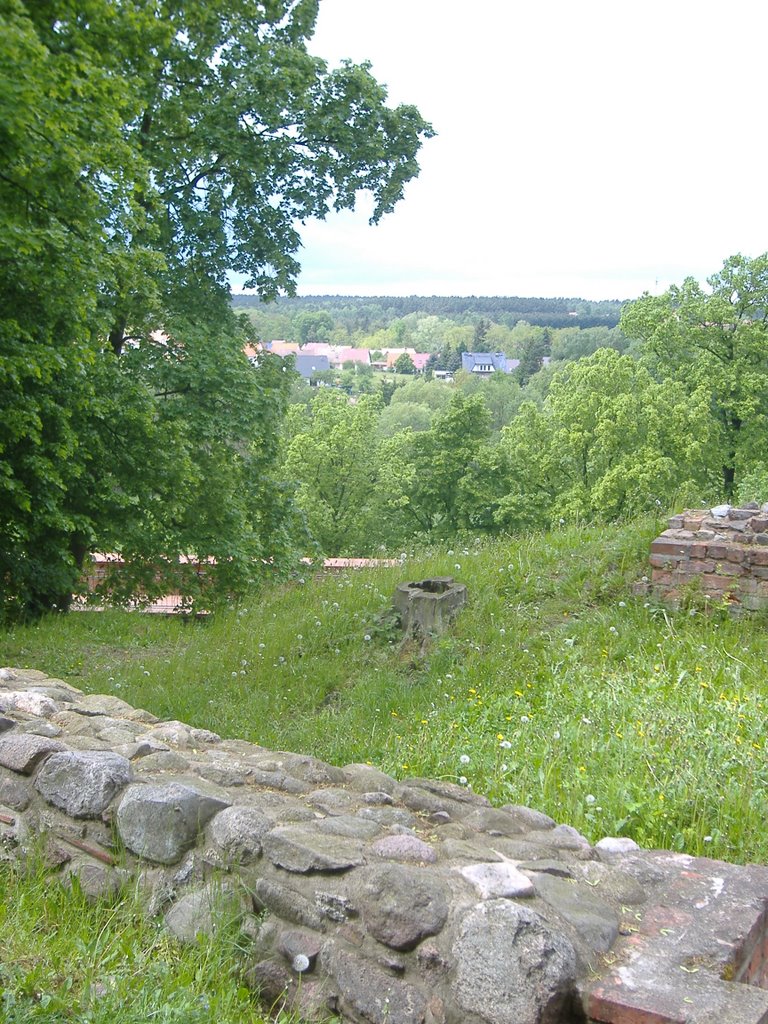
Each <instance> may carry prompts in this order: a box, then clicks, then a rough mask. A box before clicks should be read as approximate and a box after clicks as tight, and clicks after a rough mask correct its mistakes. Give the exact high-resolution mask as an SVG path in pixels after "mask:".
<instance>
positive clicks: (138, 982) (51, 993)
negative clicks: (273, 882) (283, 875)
mask: <svg viewBox="0 0 768 1024" xmlns="http://www.w3.org/2000/svg"><path fill="white" fill-rule="evenodd" d="M0 934H2V936H3V952H2V958H0V1019H1V1020H2V1021H3V1022H4V1024H33V1022H34V1024H38V1022H43V1024H64V1022H67V1021H71V1022H78V1024H146V1022H147V1021H157V1022H159V1024H209V1022H210V1021H212V1020H215V1021H217V1022H219V1024H264V1021H265V1018H264V1016H263V1013H262V1011H261V1010H260V1009H259V1008H258V1006H257V1003H256V1001H255V999H254V996H253V993H251V992H250V991H248V990H247V989H246V988H244V987H243V986H242V984H241V982H240V980H239V977H240V968H241V966H242V964H243V962H244V950H243V949H242V948H241V946H240V945H239V939H238V935H237V930H236V928H234V927H232V928H230V929H226V928H225V929H222V931H221V932H219V933H218V934H217V935H216V936H215V937H211V938H202V937H201V938H200V939H199V940H198V941H197V942H195V943H194V944H189V945H182V944H180V943H178V942H174V941H173V940H172V939H170V938H169V936H168V933H167V932H165V931H164V929H163V928H162V926H161V925H160V924H159V923H158V921H157V920H152V919H150V918H148V917H147V916H146V914H144V913H143V912H142V907H141V904H140V902H139V901H138V899H136V898H134V897H132V895H131V894H130V893H128V894H126V895H124V897H123V898H122V899H120V900H119V901H118V902H115V903H110V902H108V901H98V902H91V901H89V900H88V899H86V897H85V896H84V895H83V893H82V891H80V890H79V889H78V888H74V889H72V890H68V889H65V888H64V887H63V886H61V885H53V884H51V882H50V880H49V879H48V877H47V875H46V873H45V871H44V870H43V869H42V868H41V867H37V868H32V869H29V866H28V867H27V869H26V870H25V871H24V872H23V873H22V872H20V871H19V870H18V868H15V867H10V866H7V865H6V866H5V867H4V868H3V870H2V871H0ZM270 1019H271V1020H274V1021H275V1024H291V1022H292V1021H293V1020H294V1018H289V1017H288V1016H286V1015H285V1014H280V1013H278V1014H277V1016H276V1017H271V1018H270Z"/></svg>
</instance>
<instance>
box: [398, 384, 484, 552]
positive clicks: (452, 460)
mask: <svg viewBox="0 0 768 1024" xmlns="http://www.w3.org/2000/svg"><path fill="white" fill-rule="evenodd" d="M489 434H490V414H489V412H488V409H487V407H486V405H485V402H484V401H483V399H482V397H481V396H480V395H473V396H472V397H467V396H465V395H463V394H461V393H460V392H458V393H454V394H453V396H452V397H451V402H450V404H449V405H448V407H447V408H446V409H444V410H442V411H441V412H438V413H437V414H436V415H435V417H434V419H433V421H432V426H431V428H430V429H429V430H426V431H422V432H420V433H413V432H412V431H408V430H406V431H403V432H401V433H399V434H397V435H395V437H393V438H391V439H390V441H389V443H385V444H384V445H382V450H381V458H380V466H381V470H380V476H379V501H380V506H381V508H382V512H381V514H380V518H381V519H390V518H391V519H392V520H393V522H394V523H396V524H397V528H398V531H399V534H400V538H401V539H403V540H404V539H406V538H407V537H409V536H414V535H416V534H423V535H426V536H433V537H443V538H445V537H451V536H453V534H455V533H456V531H457V530H458V529H459V528H460V527H461V526H462V525H465V522H464V519H463V516H462V506H461V503H460V501H459V494H460V487H461V482H462V480H463V478H464V476H465V475H466V473H467V472H468V468H469V466H470V464H471V463H472V462H473V460H474V459H475V458H476V457H477V455H478V452H479V451H480V449H481V448H482V447H483V446H484V444H485V443H486V441H487V439H488V436H489Z"/></svg>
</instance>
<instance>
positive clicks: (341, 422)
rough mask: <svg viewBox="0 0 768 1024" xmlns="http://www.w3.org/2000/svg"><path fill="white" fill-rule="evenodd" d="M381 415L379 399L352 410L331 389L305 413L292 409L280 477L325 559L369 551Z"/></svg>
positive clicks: (371, 398) (352, 406)
mask: <svg viewBox="0 0 768 1024" xmlns="http://www.w3.org/2000/svg"><path fill="white" fill-rule="evenodd" d="M380 410H381V400H380V399H379V398H378V397H375V396H373V395H363V396H361V397H360V398H359V399H358V400H357V402H355V403H354V404H353V403H351V402H350V401H349V400H348V398H347V396H346V395H345V394H344V393H343V392H342V391H336V390H331V389H330V388H328V389H324V390H321V391H319V392H318V394H317V395H316V396H315V398H314V400H313V401H312V403H311V405H310V406H309V407H308V408H304V407H301V406H298V405H297V406H293V407H292V408H291V411H290V416H289V420H288V424H287V427H288V431H289V433H290V435H291V439H290V442H289V443H288V445H287V451H286V458H285V475H286V477H288V478H289V479H293V480H295V481H296V482H297V503H298V505H299V508H300V509H301V510H302V512H303V513H304V515H305V516H306V518H307V525H308V527H309V531H310V534H311V536H312V537H313V538H314V539H315V540H316V541H317V543H318V545H319V546H320V549H321V550H322V551H323V553H324V554H327V555H358V554H360V553H361V551H367V550H368V549H369V547H370V546H371V538H372V536H373V531H372V529H371V498H372V494H373V491H374V487H375V484H376V480H377V478H378V474H379V461H378V445H377V436H376V428H377V422H378V416H379V412H380Z"/></svg>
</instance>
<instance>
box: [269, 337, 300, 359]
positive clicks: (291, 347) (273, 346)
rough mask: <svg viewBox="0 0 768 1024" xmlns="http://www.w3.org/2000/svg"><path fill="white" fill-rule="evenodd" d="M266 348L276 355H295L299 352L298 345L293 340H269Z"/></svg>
mask: <svg viewBox="0 0 768 1024" xmlns="http://www.w3.org/2000/svg"><path fill="white" fill-rule="evenodd" d="M267 348H268V349H269V351H270V352H273V353H274V354H275V355H276V356H290V355H294V356H295V355H297V354H298V352H299V346H298V344H297V343H296V342H295V341H269V342H267Z"/></svg>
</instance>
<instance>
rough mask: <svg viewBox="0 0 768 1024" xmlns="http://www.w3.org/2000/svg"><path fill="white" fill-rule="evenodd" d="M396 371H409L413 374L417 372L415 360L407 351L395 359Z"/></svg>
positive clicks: (408, 372)
mask: <svg viewBox="0 0 768 1024" xmlns="http://www.w3.org/2000/svg"><path fill="white" fill-rule="evenodd" d="M394 371H395V373H407V374H410V375H411V376H412V375H413V374H414V373H416V367H415V366H414V365H413V360H412V359H411V357H410V356H409V355H408V353H407V352H402V353H401V354H400V355H399V356H398V357H397V359H396V360H395V365H394Z"/></svg>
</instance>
